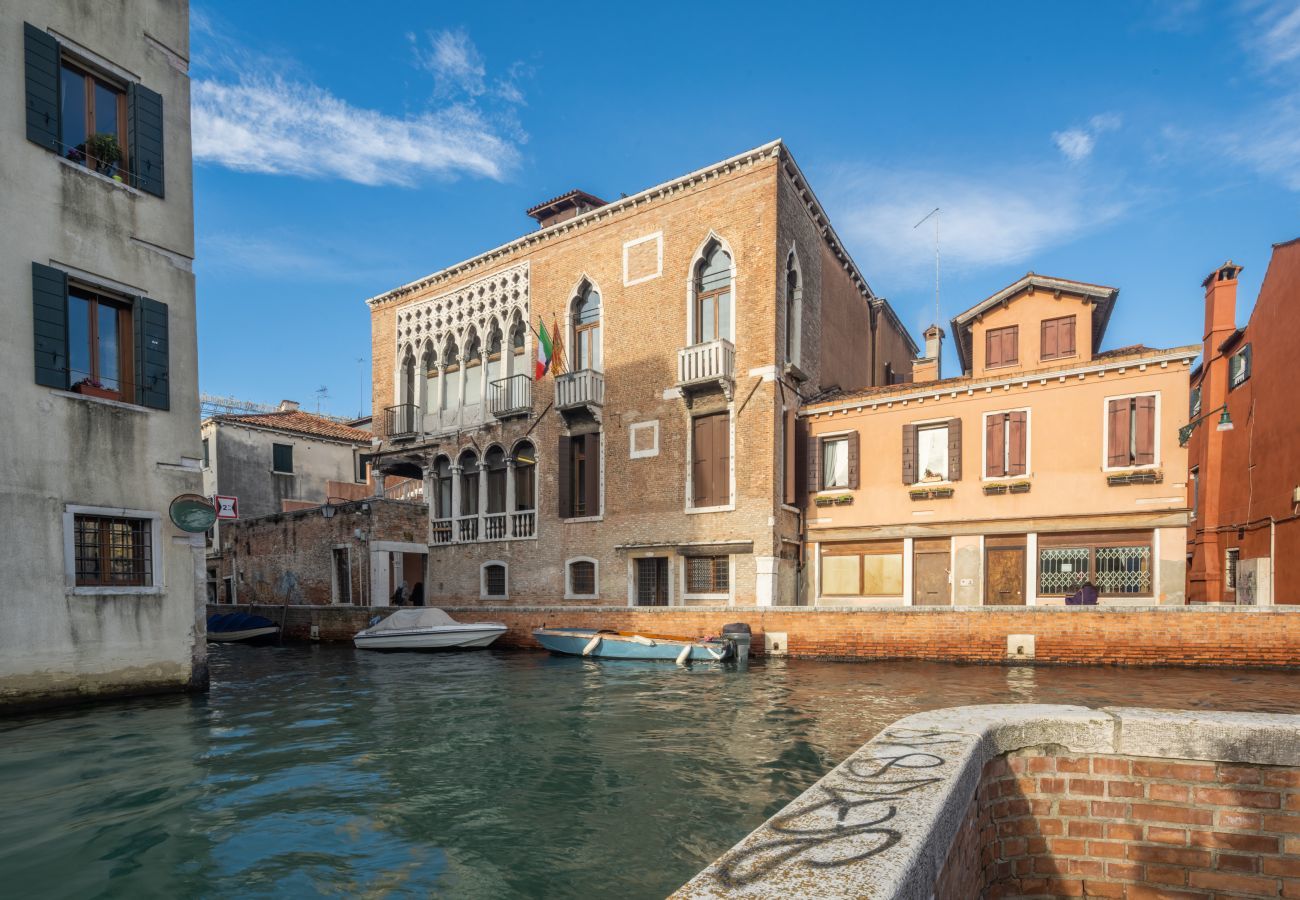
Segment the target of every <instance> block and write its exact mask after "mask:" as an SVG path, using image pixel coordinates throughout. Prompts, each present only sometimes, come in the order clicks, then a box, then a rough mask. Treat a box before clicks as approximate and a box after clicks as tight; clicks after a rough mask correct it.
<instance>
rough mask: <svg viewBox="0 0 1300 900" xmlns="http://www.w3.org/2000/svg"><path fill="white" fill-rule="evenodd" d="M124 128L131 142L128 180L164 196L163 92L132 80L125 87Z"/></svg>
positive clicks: (143, 189) (151, 192)
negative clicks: (125, 119) (129, 177)
mask: <svg viewBox="0 0 1300 900" xmlns="http://www.w3.org/2000/svg"><path fill="white" fill-rule="evenodd" d="M126 96H127V127H128V132H129V134H130V142H131V181H132V183H133V184H134V185H135V186H136V187H138V188H139V189H140V190H142V191H147V192H148V193H150V194H153V195H154V196H156V197H161V196H163V102H162V95H161V94H157V93H155V92H154V91H151V90H149V89H148V88H147V87H145V86H144V85H141V84H135V83H134V82H133V83H132V84H131V85H130V86H129V87H128V88H127V94H126Z"/></svg>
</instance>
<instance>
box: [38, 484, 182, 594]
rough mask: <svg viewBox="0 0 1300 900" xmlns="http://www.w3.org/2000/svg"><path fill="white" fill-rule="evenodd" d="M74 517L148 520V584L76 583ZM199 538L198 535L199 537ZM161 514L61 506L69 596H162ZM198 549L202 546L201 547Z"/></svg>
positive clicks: (66, 582) (66, 588)
mask: <svg viewBox="0 0 1300 900" xmlns="http://www.w3.org/2000/svg"><path fill="white" fill-rule="evenodd" d="M77 516H107V517H110V518H114V519H147V520H149V580H150V581H152V582H153V584H148V585H78V584H77V526H76V517H77ZM200 537H201V535H200ZM162 539H163V538H162V514H161V513H156V512H152V511H150V510H147V509H123V508H122V507H110V506H81V505H78V504H73V503H68V504H65V505H64V507H63V580H64V586H65V592H66V593H67V594H68V595H70V596H71V595H76V596H88V597H93V596H96V595H100V596H102V595H108V594H114V595H119V596H120V595H124V594H127V595H129V594H134V595H140V596H149V595H158V594H161V593H163V591H164V589H165V587H166V585H165V583H164V573H165V571H166V567H165V566H163V565H162V564H161V549H162ZM200 546H201V545H200Z"/></svg>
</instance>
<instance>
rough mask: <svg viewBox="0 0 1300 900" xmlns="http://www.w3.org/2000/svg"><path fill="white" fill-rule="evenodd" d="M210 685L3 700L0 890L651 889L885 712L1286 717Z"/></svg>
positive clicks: (1250, 698)
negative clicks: (86, 702)
mask: <svg viewBox="0 0 1300 900" xmlns="http://www.w3.org/2000/svg"><path fill="white" fill-rule="evenodd" d="M212 668H213V687H212V692H211V694H210V695H209V696H207V697H202V698H193V699H184V698H173V699H163V700H150V701H139V702H131V703H120V704H110V705H104V706H99V707H95V708H88V709H82V710H75V711H66V712H62V713H57V714H51V715H46V716H30V717H25V718H20V719H10V720H0V788H3V791H4V796H5V801H6V802H5V810H6V815H5V816H3V818H0V885H3V887H2V888H0V892H3V893H4V894H5V895H7V896H40V897H132V898H134V897H249V896H268V897H269V896H281V897H284V896H288V897H300V896H320V895H325V896H366V897H379V896H429V895H441V896H452V897H577V896H586V897H590V896H596V895H602V896H617V897H662V896H663V895H665V894H666V893H668V892H669V891H671V890H672V889H674V888H675V887H677V886H678V885H680V884H681V883H682V882H683V881H685V880H686V879H688V878H689V877H690V876H692V875H693V874H695V872H696V871H698V870H699V869H700V868H702V867H703V866H705V865H706V864H707V863H709V862H710V861H712V860H713V859H714V858H715V857H716V856H717V855H718V854H719V853H720V852H721V851H723V850H724V849H726V848H727V847H729V846H730V845H731V844H733V843H734V842H735V841H736V840H738V839H739V838H740V837H742V836H743V835H745V834H746V833H748V832H749V831H750V830H751V829H753V828H754V827H755V826H756V825H758V824H759V823H760V822H761V821H763V819H764V818H765V817H766V816H768V815H770V814H771V813H773V812H775V811H776V810H777V809H779V808H780V807H781V806H782V805H784V804H785V803H786V802H787V801H789V800H790V799H791V798H793V797H794V796H795V795H797V794H798V793H799V792H800V791H802V790H803V789H805V788H806V787H808V786H809V785H810V784H812V783H813V782H814V781H815V780H816V779H817V778H818V777H820V776H821V775H822V774H823V773H824V772H826V771H827V770H828V769H829V768H830V767H832V766H833V765H834V764H835V763H836V762H837V761H839V760H840V759H842V758H843V757H844V756H846V755H847V754H848V753H850V752H851V751H852V750H854V749H856V748H857V747H858V746H859V745H860V744H861V743H862V742H863V741H865V740H866V739H867V738H869V737H871V735H873V734H874V733H875V732H876V731H878V730H879V729H880V728H881V727H883V726H884V725H886V724H888V723H889V722H892V721H893V720H894V719H896V718H898V717H900V716H903V715H906V714H908V713H911V712H915V711H917V710H920V709H927V708H933V707H940V706H954V705H960V704H967V703H992V702H1029V701H1033V702H1056V703H1071V702H1073V703H1088V704H1093V705H1100V704H1114V703H1122V704H1128V705H1146V706H1174V707H1197V708H1217V709H1249V710H1260V711H1275V712H1294V711H1295V710H1296V709H1300V685H1297V684H1296V679H1295V677H1294V675H1292V674H1288V673H1282V672H1263V673H1248V672H1241V671H1219V672H1211V671H1202V672H1193V671H1179V670H1142V671H1134V670H1119V669H1065V668H1059V669H1002V668H994V667H977V666H953V665H944V664H930V663H874V664H847V663H816V662H803V661H800V662H790V663H782V662H774V663H771V664H768V665H756V666H754V667H752V668H751V670H750V672H749V673H748V674H741V673H737V672H735V671H728V670H723V669H719V668H713V667H700V668H697V669H695V670H694V671H682V670H680V669H677V668H675V667H673V666H671V665H659V664H637V663H622V664H610V663H605V664H602V663H598V662H593V661H588V660H582V659H568V658H557V657H551V656H548V655H545V654H540V653H509V652H496V651H486V652H483V651H480V652H472V653H459V654H440V655H427V654H404V653H403V654H374V653H370V654H366V653H357V652H355V651H353V650H352V648H350V647H340V646H314V647H283V648H250V647H238V646H228V647H216V648H214V649H213V658H212Z"/></svg>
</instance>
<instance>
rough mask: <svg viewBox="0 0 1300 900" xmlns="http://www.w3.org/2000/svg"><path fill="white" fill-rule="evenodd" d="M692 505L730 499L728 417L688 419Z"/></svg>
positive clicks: (711, 416)
mask: <svg viewBox="0 0 1300 900" xmlns="http://www.w3.org/2000/svg"><path fill="white" fill-rule="evenodd" d="M691 488H692V504H691V505H692V506H697V507H701V506H726V505H727V504H728V503H730V502H731V417H730V414H729V413H725V412H724V413H714V414H713V415H708V416H698V417H696V418H695V419H693V420H692V422H691Z"/></svg>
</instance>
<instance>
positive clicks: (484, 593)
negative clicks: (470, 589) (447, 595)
mask: <svg viewBox="0 0 1300 900" xmlns="http://www.w3.org/2000/svg"><path fill="white" fill-rule="evenodd" d="M488 566H501V567H503V568H504V569H505V570H506V592H505V593H504V594H489V593H488V586H487V570H488ZM565 571H566V572H567V571H568V570H567V569H566V570H565ZM566 577H567V576H566ZM478 598H479V599H480V600H509V599H510V563H508V562H506V561H505V560H503V559H489V560H487V561H486V562H485V563H483V564H482V565H481V566H479V567H478Z"/></svg>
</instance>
